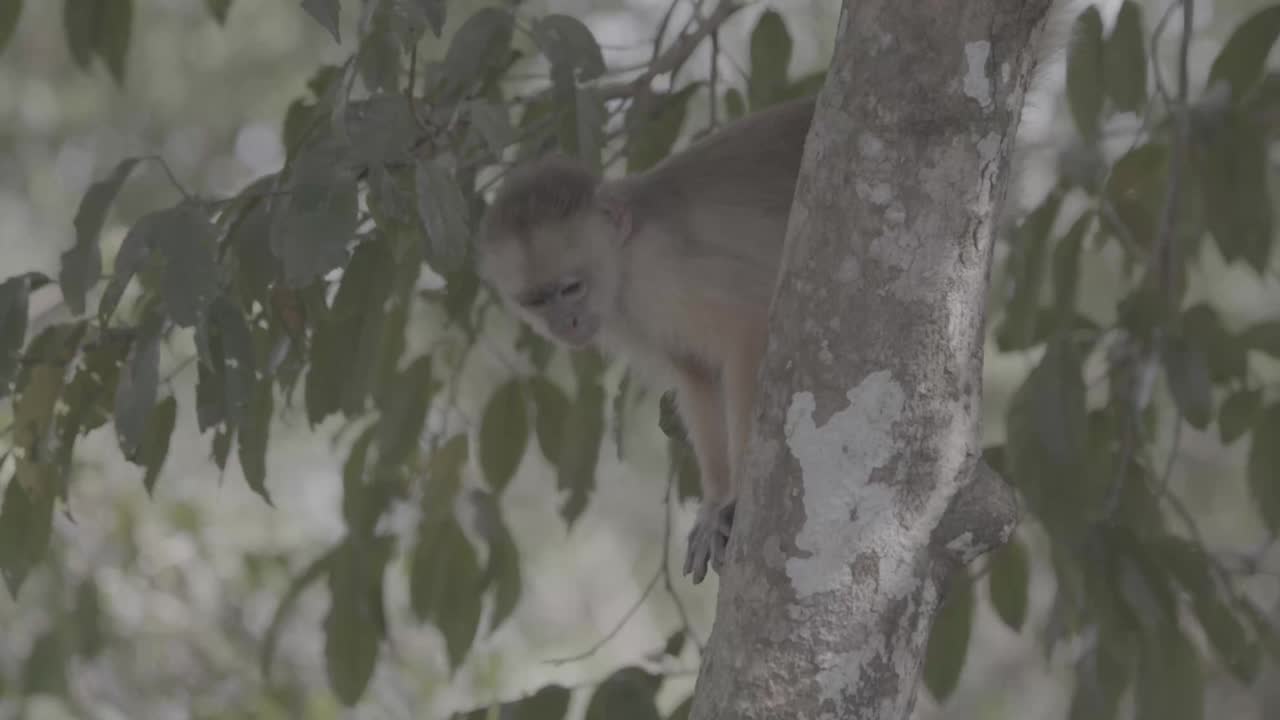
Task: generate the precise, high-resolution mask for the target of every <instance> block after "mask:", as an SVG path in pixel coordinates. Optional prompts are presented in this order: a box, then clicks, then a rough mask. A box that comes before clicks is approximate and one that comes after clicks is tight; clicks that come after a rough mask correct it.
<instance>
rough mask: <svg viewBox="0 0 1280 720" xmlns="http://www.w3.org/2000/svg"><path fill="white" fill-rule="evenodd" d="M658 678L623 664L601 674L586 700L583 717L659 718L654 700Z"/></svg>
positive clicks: (602, 719) (591, 719)
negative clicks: (601, 676) (588, 699)
mask: <svg viewBox="0 0 1280 720" xmlns="http://www.w3.org/2000/svg"><path fill="white" fill-rule="evenodd" d="M661 683H662V678H661V677H658V676H656V675H652V674H650V673H648V672H646V671H645V670H643V669H642V668H639V667H625V668H622V669H621V670H618V671H617V672H615V673H613V674H612V675H610V676H609V677H607V678H605V680H604V682H602V683H600V686H599V687H598V688H596V691H595V692H594V693H592V695H591V701H590V702H589V703H588V704H587V714H586V716H585V718H586V720H659V719H660V718H661V717H662V716H661V715H660V714H659V713H658V706H657V703H656V702H655V699H654V698H655V696H656V695H657V692H658V688H659V686H660V685H661Z"/></svg>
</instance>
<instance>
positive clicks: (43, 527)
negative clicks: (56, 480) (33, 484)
mask: <svg viewBox="0 0 1280 720" xmlns="http://www.w3.org/2000/svg"><path fill="white" fill-rule="evenodd" d="M53 498H54V495H53V491H52V488H37V489H34V490H33V491H28V490H24V489H23V488H22V485H21V483H19V482H18V480H17V478H12V479H10V480H9V486H8V487H7V488H6V489H5V492H4V504H3V505H0V575H4V581H5V584H6V585H7V586H8V587H9V594H10V595H12V596H14V597H17V595H18V590H19V589H20V588H21V587H22V583H23V581H24V580H26V578H27V574H28V573H29V572H31V569H32V568H34V567H35V566H36V565H38V564H39V563H40V561H41V559H43V558H44V553H45V551H46V550H47V549H48V547H49V536H50V532H51V531H52V528H53Z"/></svg>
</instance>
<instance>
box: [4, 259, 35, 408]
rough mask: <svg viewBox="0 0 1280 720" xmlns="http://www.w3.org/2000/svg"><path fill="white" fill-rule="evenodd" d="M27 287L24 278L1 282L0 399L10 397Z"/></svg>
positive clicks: (24, 328)
mask: <svg viewBox="0 0 1280 720" xmlns="http://www.w3.org/2000/svg"><path fill="white" fill-rule="evenodd" d="M29 294H30V287H29V284H28V282H27V279H26V278H25V277H11V278H9V279H7V280H5V281H4V282H0V398H3V397H6V396H8V394H9V389H10V385H11V384H12V383H13V378H14V375H16V374H17V371H18V358H19V357H20V355H21V353H22V343H23V342H24V341H25V340H26V337H27V312H28V310H27V307H28V304H29V302H28V296H29Z"/></svg>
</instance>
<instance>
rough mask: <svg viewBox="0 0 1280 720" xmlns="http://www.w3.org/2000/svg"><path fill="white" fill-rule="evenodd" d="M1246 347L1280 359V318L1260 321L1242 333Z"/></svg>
mask: <svg viewBox="0 0 1280 720" xmlns="http://www.w3.org/2000/svg"><path fill="white" fill-rule="evenodd" d="M1242 338H1243V340H1244V344H1245V347H1247V348H1249V349H1250V350H1257V351H1258V352H1261V353H1266V354H1267V355H1270V356H1271V357H1273V358H1276V359H1277V360H1280V320H1272V321H1271V322H1265V323H1259V324H1257V325H1254V326H1252V327H1250V328H1248V329H1247V330H1245V331H1244V333H1242Z"/></svg>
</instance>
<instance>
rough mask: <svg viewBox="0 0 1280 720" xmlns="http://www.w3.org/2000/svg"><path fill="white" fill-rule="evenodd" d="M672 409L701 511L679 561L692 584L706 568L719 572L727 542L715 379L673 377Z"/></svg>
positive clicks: (725, 477) (726, 490)
mask: <svg viewBox="0 0 1280 720" xmlns="http://www.w3.org/2000/svg"><path fill="white" fill-rule="evenodd" d="M676 404H677V407H678V409H679V411H680V419H681V420H682V421H683V422H684V426H685V430H686V432H688V434H689V441H690V443H691V444H692V445H693V451H694V454H695V455H697V458H698V470H699V472H700V474H701V477H702V508H701V510H699V511H698V520H697V522H696V523H695V524H694V526H693V530H692V531H690V533H689V546H688V551H687V553H686V555H685V560H684V572H685V574H686V575H690V574H691V575H692V576H693V582H694V584H697V583H700V582H702V579H703V578H704V577H706V574H707V564H708V562H710V563H711V564H712V565H713V566H717V567H718V566H719V564H720V561H721V560H722V559H723V557H724V548H725V546H726V545H727V543H728V540H729V534H728V527H727V526H724V523H723V522H721V521H720V517H719V516H720V508H721V507H722V506H723V505H724V504H725V501H726V500H729V499H730V497H731V495H730V493H731V492H732V488H731V486H730V475H729V454H728V448H727V447H726V439H727V438H726V435H727V433H726V432H725V425H724V405H723V403H722V397H721V392H720V388H719V387H718V385H717V383H716V382H715V379H714V378H713V377H711V376H709V375H708V374H706V373H704V372H700V371H698V370H696V369H693V368H681V369H679V370H678V371H677V378H676Z"/></svg>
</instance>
